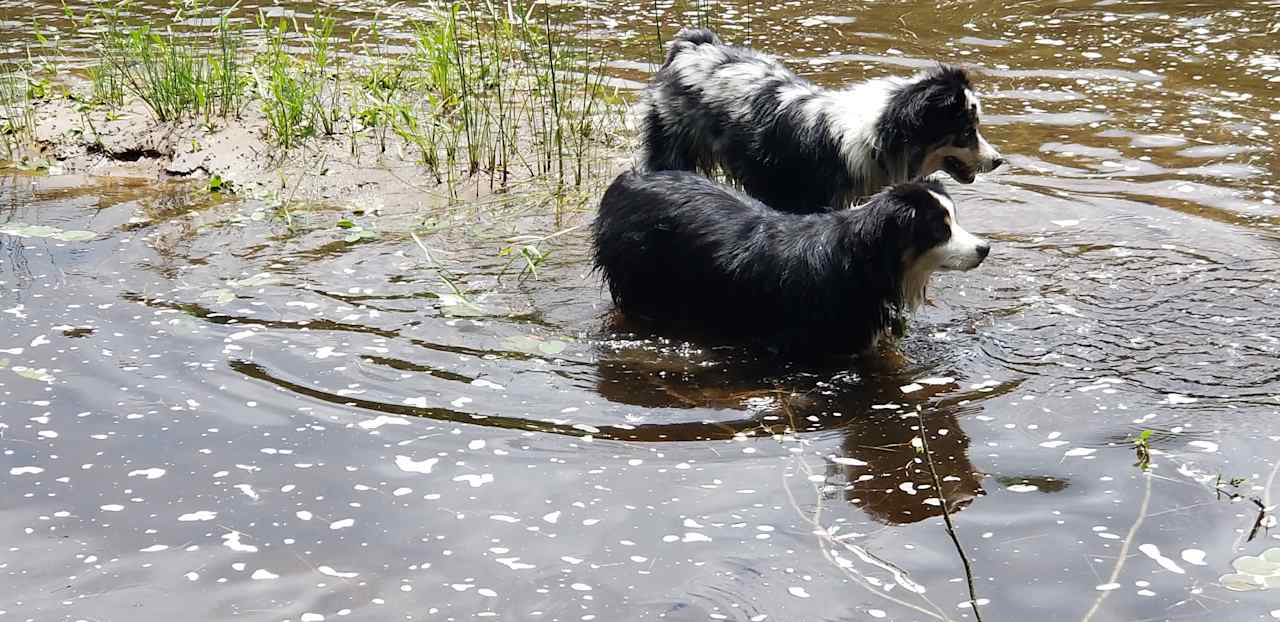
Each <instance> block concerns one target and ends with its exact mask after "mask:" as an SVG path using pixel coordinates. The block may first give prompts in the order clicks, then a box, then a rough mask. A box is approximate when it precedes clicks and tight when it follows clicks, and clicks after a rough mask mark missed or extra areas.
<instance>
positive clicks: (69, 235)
mask: <svg viewBox="0 0 1280 622" xmlns="http://www.w3.org/2000/svg"><path fill="white" fill-rule="evenodd" d="M49 237H51V238H53V239H55V240H62V241H63V242H88V241H89V240H94V239H97V237H98V234H96V233H94V232H92V231H62V232H59V233H55V234H53V235H51V236H49Z"/></svg>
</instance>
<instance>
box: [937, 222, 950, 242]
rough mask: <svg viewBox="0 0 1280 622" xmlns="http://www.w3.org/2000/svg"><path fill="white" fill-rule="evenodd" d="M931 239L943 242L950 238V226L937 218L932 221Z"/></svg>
mask: <svg viewBox="0 0 1280 622" xmlns="http://www.w3.org/2000/svg"><path fill="white" fill-rule="evenodd" d="M932 228H933V237H934V238H936V239H939V240H945V239H947V238H950V237H951V225H948V224H947V221H945V220H942V219H941V218H939V219H938V220H935V221H933V227H932Z"/></svg>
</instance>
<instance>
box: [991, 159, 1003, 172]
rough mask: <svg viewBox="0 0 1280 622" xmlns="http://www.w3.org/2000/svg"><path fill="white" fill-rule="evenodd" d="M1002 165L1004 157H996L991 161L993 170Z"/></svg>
mask: <svg viewBox="0 0 1280 622" xmlns="http://www.w3.org/2000/svg"><path fill="white" fill-rule="evenodd" d="M1002 166H1004V158H1001V157H997V158H996V159H994V160H992V161H991V170H993V171H994V170H996V169H998V168H1000V167H1002Z"/></svg>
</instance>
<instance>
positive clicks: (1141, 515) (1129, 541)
mask: <svg viewBox="0 0 1280 622" xmlns="http://www.w3.org/2000/svg"><path fill="white" fill-rule="evenodd" d="M1142 476H1143V477H1142V478H1143V480H1145V481H1146V489H1145V491H1144V492H1143V493H1142V504H1141V505H1140V506H1138V516H1137V518H1135V519H1134V520H1133V526H1131V527H1129V533H1128V534H1126V535H1125V537H1124V542H1123V543H1122V544H1121V545H1120V555H1119V557H1117V558H1116V565H1115V568H1112V569H1111V576H1110V577H1108V578H1107V585H1110V584H1113V583H1115V582H1116V579H1118V578H1120V570H1121V569H1123V568H1124V562H1125V560H1126V559H1128V557H1129V547H1130V546H1132V545H1133V538H1134V536H1136V535H1138V528H1139V527H1141V526H1142V521H1143V520H1145V519H1146V518H1147V507H1148V506H1150V504H1151V477H1152V476H1151V471H1149V470H1147V469H1143V470H1142ZM1111 592H1112V590H1103V591H1102V592H1101V593H1099V594H1098V598H1097V599H1096V600H1094V601H1093V606H1092V607H1089V611H1088V612H1087V613H1085V614H1084V617H1083V618H1081V619H1080V622H1089V620H1090V619H1092V618H1093V615H1094V614H1096V613H1098V609H1099V608H1100V607H1102V601H1104V600H1106V599H1107V595H1108V594H1110V593H1111Z"/></svg>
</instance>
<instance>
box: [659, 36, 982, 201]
mask: <svg viewBox="0 0 1280 622" xmlns="http://www.w3.org/2000/svg"><path fill="white" fill-rule="evenodd" d="M636 114H637V122H638V124H639V126H640V130H641V140H642V141H643V156H642V162H641V167H642V168H645V169H647V170H650V171H661V170H684V171H699V172H702V173H704V174H712V173H714V172H716V171H721V172H723V173H724V174H725V175H726V176H727V177H728V178H729V179H730V180H732V181H734V182H736V183H738V184H741V186H742V187H743V188H744V189H745V190H746V191H747V192H748V193H750V194H751V195H752V196H754V197H756V198H758V199H760V200H762V201H764V202H765V203H766V204H768V205H770V206H772V207H774V208H776V209H780V210H783V211H790V212H800V213H807V212H816V211H825V210H828V209H832V208H843V207H848V206H849V205H850V204H851V203H852V202H853V201H856V200H857V199H859V198H863V197H867V196H870V195H872V194H875V193H876V192H878V191H880V190H881V189H883V188H885V187H887V186H890V185H893V184H897V183H902V182H906V181H912V180H915V179H919V178H921V177H925V176H927V175H930V174H932V173H934V172H937V171H946V172H947V173H948V174H950V175H951V177H952V178H954V179H955V180H956V181H958V182H960V183H963V184H968V183H972V182H973V181H974V179H975V176H976V175H977V173H985V172H990V171H992V170H994V169H995V168H996V167H998V166H1000V165H1001V164H1003V163H1004V159H1003V158H1001V157H1000V153H999V152H997V151H996V150H995V149H994V148H993V147H992V146H991V145H990V144H988V143H987V141H986V140H985V139H983V137H982V134H981V133H979V131H978V125H979V123H980V121H981V117H982V104H981V103H980V102H979V100H978V96H977V94H976V93H974V91H973V87H972V85H971V84H970V83H969V78H968V75H967V74H966V73H965V72H964V70H962V69H959V68H956V67H950V66H945V65H939V66H938V67H936V68H934V69H931V70H928V71H925V72H923V73H921V74H918V75H916V76H914V77H911V78H880V79H876V80H870V81H867V82H863V83H860V84H855V85H853V86H850V87H848V88H845V89H842V90H828V89H824V88H822V87H819V86H816V85H814V84H812V83H810V82H808V81H807V80H804V79H802V78H800V77H799V76H797V75H795V74H794V73H792V72H791V70H789V69H787V67H786V66H784V65H783V64H782V63H781V62H779V61H778V60H777V59H775V58H773V57H772V56H768V55H766V54H762V53H760V52H756V51H755V50H752V49H750V48H745V47H735V46H729V45H725V44H724V43H723V42H722V41H721V40H720V38H719V37H717V36H716V35H715V33H712V32H711V31H709V30H697V29H685V30H682V31H680V33H679V34H678V35H676V38H675V40H674V41H672V43H671V50H670V52H668V54H667V59H666V62H665V63H664V64H663V66H662V68H661V69H660V70H659V71H658V73H657V74H656V75H655V76H654V77H653V80H652V82H651V83H650V84H649V86H648V87H647V88H646V89H645V91H644V92H643V93H642V94H641V96H640V101H639V105H638V107H637V109H636Z"/></svg>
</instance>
